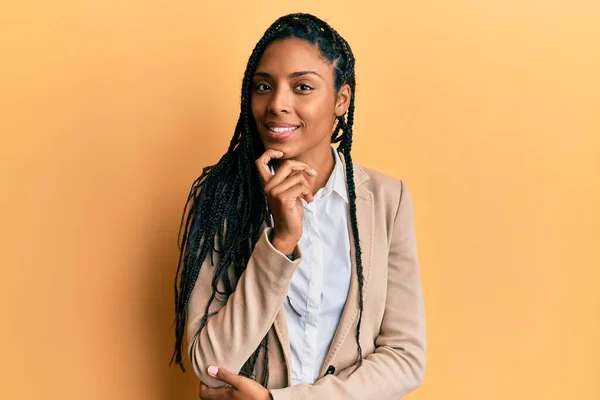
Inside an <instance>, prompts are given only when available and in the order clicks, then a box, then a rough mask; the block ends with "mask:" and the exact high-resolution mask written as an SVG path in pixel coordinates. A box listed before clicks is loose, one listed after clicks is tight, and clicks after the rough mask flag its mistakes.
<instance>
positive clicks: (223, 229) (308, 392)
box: [173, 14, 425, 400]
mask: <svg viewBox="0 0 600 400" xmlns="http://www.w3.org/2000/svg"><path fill="white" fill-rule="evenodd" d="M354 99H355V74H354V57H353V54H352V51H351V49H350V46H349V45H348V43H347V42H346V41H345V40H344V39H343V38H342V37H341V36H340V35H339V34H338V33H337V32H336V31H335V30H334V29H333V28H332V27H330V26H329V25H328V24H327V23H325V22H323V21H322V20H320V19H318V18H316V17H314V16H312V15H309V14H290V15H286V16H284V17H281V18H279V19H278V20H277V21H275V22H274V23H273V24H272V25H271V27H269V29H267V31H266V32H265V34H264V36H263V37H262V38H261V39H260V41H259V42H258V44H257V45H256V47H255V48H254V51H253V52H252V54H251V56H250V59H249V61H248V65H247V68H246V72H245V75H244V80H243V84H242V96H241V113H240V117H239V120H238V123H237V126H236V129H235V133H234V136H233V139H232V140H231V143H230V145H229V149H228V151H227V153H226V154H225V155H224V156H223V157H222V158H221V160H220V161H219V162H218V163H217V164H216V165H214V166H211V167H207V168H205V169H204V171H203V173H202V176H201V177H200V178H199V179H198V180H197V181H196V182H195V183H194V185H193V186H192V190H191V193H190V197H189V199H188V207H186V209H187V214H186V213H184V215H187V217H186V218H185V222H184V221H182V227H183V228H184V229H183V236H182V247H181V257H180V260H179V267H180V268H178V270H177V276H176V281H175V283H176V284H175V296H176V317H177V320H176V346H175V354H174V356H173V357H174V360H175V362H176V363H178V364H179V365H180V366H182V361H183V360H182V359H183V357H182V343H183V335H184V330H185V327H186V319H187V338H188V346H187V348H188V354H189V357H190V361H191V362H192V365H193V367H194V370H195V372H196V374H197V375H198V377H199V378H200V380H201V387H200V398H202V399H208V400H211V399H228V398H231V399H233V398H235V399H270V398H273V399H276V400H279V399H304V398H306V399H355V398H356V399H358V398H360V399H365V398H366V399H398V398H400V397H402V396H404V395H406V394H407V393H408V392H410V391H412V390H413V389H414V388H416V387H417V386H418V385H419V384H420V383H421V380H422V378H423V373H424V366H425V324H424V308H423V299H422V291H421V282H420V277H419V267H418V262H417V254H416V247H415V236H414V227H413V212H412V205H411V199H410V196H409V193H408V191H407V189H406V185H405V184H404V183H403V182H402V181H399V180H397V179H394V178H391V177H388V176H386V175H384V174H382V173H379V172H376V171H374V170H371V169H369V168H366V167H363V166H360V165H358V164H354V163H353V162H352V158H351V156H350V151H351V148H352V126H353V122H354ZM332 143H339V145H338V147H337V149H336V148H334V147H333V146H332ZM177 284H178V285H177ZM351 332H352V333H353V334H351Z"/></svg>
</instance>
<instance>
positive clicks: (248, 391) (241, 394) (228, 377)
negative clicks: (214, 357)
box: [200, 367, 272, 400]
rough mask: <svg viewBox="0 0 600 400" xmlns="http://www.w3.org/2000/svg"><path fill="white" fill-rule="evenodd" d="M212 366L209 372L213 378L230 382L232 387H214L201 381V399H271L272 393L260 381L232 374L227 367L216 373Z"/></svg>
mask: <svg viewBox="0 0 600 400" xmlns="http://www.w3.org/2000/svg"><path fill="white" fill-rule="evenodd" d="M212 368H214V367H211V368H209V369H210V371H209V372H208V374H209V375H210V376H212V377H213V378H216V379H218V380H220V381H221V382H225V383H227V384H229V385H230V386H231V387H224V388H218V389H212V388H209V387H208V386H206V385H205V384H204V383H202V382H200V399H201V400H234V399H235V400H271V399H272V397H271V393H270V392H269V391H268V390H267V389H266V388H265V387H263V386H262V385H261V384H260V383H258V382H256V381H254V380H252V379H249V378H246V377H243V376H240V375H235V374H232V373H231V372H229V371H227V370H226V369H225V368H219V369H218V370H217V371H216V373H212Z"/></svg>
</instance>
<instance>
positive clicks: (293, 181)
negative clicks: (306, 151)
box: [265, 172, 310, 197]
mask: <svg viewBox="0 0 600 400" xmlns="http://www.w3.org/2000/svg"><path fill="white" fill-rule="evenodd" d="M299 183H302V184H304V185H307V186H310V185H309V184H308V179H306V175H305V173H304V172H301V173H298V174H295V175H290V176H289V177H288V178H287V179H286V180H284V181H283V182H281V183H280V184H279V185H277V186H274V187H273V188H272V189H271V187H272V184H271V183H269V184H268V185H267V186H265V191H266V192H268V193H269V194H270V195H271V196H272V197H277V196H278V195H280V194H281V193H284V192H286V191H287V190H288V189H289V188H291V187H293V186H296V185H297V184H299Z"/></svg>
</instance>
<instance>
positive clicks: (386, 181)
mask: <svg viewBox="0 0 600 400" xmlns="http://www.w3.org/2000/svg"><path fill="white" fill-rule="evenodd" d="M353 164H354V178H355V182H357V183H358V182H360V184H359V185H357V187H358V186H360V187H361V188H363V189H366V190H368V191H369V192H371V193H373V196H374V199H375V200H376V201H378V200H379V201H382V200H383V201H384V202H385V203H387V204H392V205H396V206H397V205H398V204H399V202H400V199H401V197H402V192H403V191H404V190H406V189H405V186H406V184H405V182H404V181H403V180H402V179H399V178H396V177H394V176H391V175H388V174H386V173H383V172H381V171H378V170H376V169H373V168H370V167H367V166H364V165H362V164H358V163H353Z"/></svg>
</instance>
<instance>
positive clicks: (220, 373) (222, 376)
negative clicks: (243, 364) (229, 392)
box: [208, 366, 240, 389]
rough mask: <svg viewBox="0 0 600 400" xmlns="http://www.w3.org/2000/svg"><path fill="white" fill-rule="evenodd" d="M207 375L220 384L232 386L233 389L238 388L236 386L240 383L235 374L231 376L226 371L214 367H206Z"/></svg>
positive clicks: (238, 377)
mask: <svg viewBox="0 0 600 400" xmlns="http://www.w3.org/2000/svg"><path fill="white" fill-rule="evenodd" d="M208 374H209V375H210V376H212V377H213V378H216V379H218V380H220V381H221V382H225V383H228V384H230V385H231V386H233V388H234V389H237V388H238V384H239V382H240V376H239V375H236V374H232V373H231V372H229V371H227V370H226V369H225V368H217V367H214V366H210V367H208Z"/></svg>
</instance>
